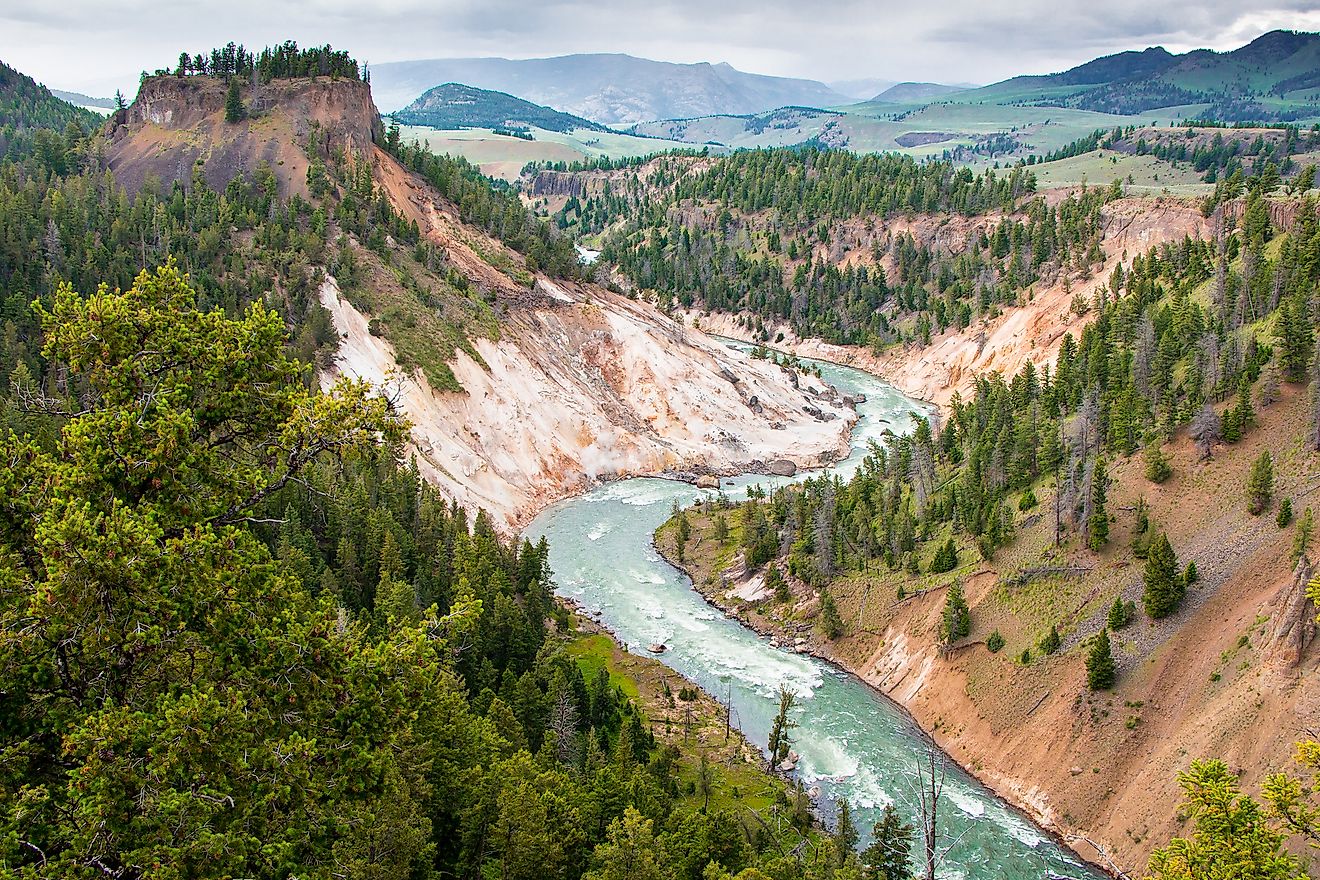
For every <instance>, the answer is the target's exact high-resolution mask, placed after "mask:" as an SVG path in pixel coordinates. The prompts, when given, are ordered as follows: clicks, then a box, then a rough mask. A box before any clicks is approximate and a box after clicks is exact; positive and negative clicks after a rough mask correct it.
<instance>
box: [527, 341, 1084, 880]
mask: <svg viewBox="0 0 1320 880" xmlns="http://www.w3.org/2000/svg"><path fill="white" fill-rule="evenodd" d="M819 366H820V368H821V372H822V375H823V377H824V378H825V380H826V381H827V382H829V383H831V384H832V385H834V386H836V387H837V388H839V390H841V391H843V392H844V393H848V394H857V393H861V394H864V395H866V401H865V402H864V403H862V404H860V405H859V407H858V411H859V414H860V419H859V421H858V423H857V425H856V427H855V428H854V430H853V434H852V443H851V452H850V454H849V455H848V456H847V458H845V459H843V460H841V461H840V462H838V463H837V464H836V465H834V466H832V467H831V471H833V472H835V473H838V474H839V475H840V476H842V477H843V478H844V479H847V477H848V476H849V475H850V474H851V473H852V472H853V471H854V470H855V469H856V468H857V467H858V465H859V464H860V462H861V460H862V458H863V457H864V456H865V454H866V450H867V448H868V443H869V442H870V441H872V440H874V441H877V442H883V441H884V438H885V433H886V431H893V432H895V433H902V432H906V431H908V430H910V429H911V425H912V414H913V413H921V412H926V411H927V410H928V408H927V407H925V406H924V405H923V404H921V403H918V402H916V401H913V400H911V399H909V398H907V397H905V396H904V395H902V394H901V393H899V392H898V391H897V390H896V389H894V388H893V387H892V386H890V385H888V384H886V383H884V382H882V381H881V380H879V379H877V378H875V377H873V376H870V375H868V374H866V373H862V372H860V371H857V370H852V369H848V368H846V367H840V366H835V365H832V364H826V363H821V364H819ZM792 479H793V478H776V477H766V476H762V475H745V476H742V477H738V478H735V479H733V480H732V483H733V485H731V486H728V485H726V486H725V487H724V491H725V493H726V494H727V495H729V497H731V498H733V499H735V500H737V499H738V498H740V497H742V496H743V495H744V493H745V491H746V489H747V488H748V487H749V486H753V485H761V486H763V487H766V488H769V487H771V486H775V485H782V484H784V483H788V482H792ZM711 494H713V492H712V491H711V490H700V489H696V488H695V487H693V486H691V485H688V484H686V483H681V482H675V481H670V480H661V479H651V478H637V479H629V480H624V481H621V482H616V483H610V484H606V485H604V486H601V487H599V488H597V489H595V490H594V491H592V492H589V493H587V494H585V495H582V496H579V497H576V498H572V499H569V500H566V501H563V502H560V503H559V504H556V505H554V506H552V507H550V508H548V509H547V510H545V511H544V512H543V513H542V514H541V515H540V516H538V517H537V518H536V519H535V520H534V521H533V522H532V523H531V525H530V526H529V527H528V528H527V530H526V532H525V534H526V535H528V536H530V537H532V538H533V539H535V538H536V537H537V536H540V535H545V536H546V537H547V538H548V539H549V541H550V564H551V568H552V569H553V571H554V575H555V582H556V585H557V586H556V590H557V592H558V593H559V594H560V595H562V596H565V597H569V598H572V599H573V600H575V601H576V602H578V603H579V604H580V605H581V606H582V607H583V608H584V609H585V610H587V611H588V612H591V613H593V614H595V615H596V616H597V618H598V619H599V620H600V621H601V622H602V623H603V624H604V625H605V626H606V627H608V628H609V629H610V631H612V632H613V633H614V634H615V635H616V637H617V638H618V639H619V640H620V641H621V642H623V643H624V644H625V645H627V646H628V647H629V649H630V650H632V651H634V652H638V651H644V650H645V646H647V645H650V644H652V643H657V642H661V643H664V644H665V645H667V646H668V650H667V651H665V653H663V654H661V655H660V657H659V659H660V660H662V661H663V662H664V663H665V664H667V665H668V666H670V667H671V668H673V669H674V670H675V671H677V672H679V673H681V674H682V675H683V676H685V677H687V678H689V679H691V680H693V681H696V682H697V683H699V684H700V685H702V686H703V687H704V688H706V689H707V690H708V691H709V692H710V693H712V694H715V695H716V696H718V697H719V698H720V699H721V700H726V699H728V700H730V701H731V703H732V707H733V711H732V719H733V721H734V723H735V725H736V726H737V727H738V728H739V729H741V730H742V732H743V733H744V734H745V735H746V736H747V737H748V739H750V740H751V741H752V742H754V743H756V744H757V745H758V746H760V747H761V748H764V747H765V743H766V740H767V738H768V735H769V730H770V724H771V721H772V719H773V717H774V714H775V711H776V709H777V707H778V698H777V694H778V690H779V686H780V685H781V684H786V685H788V686H789V687H790V688H792V689H793V690H794V691H795V692H796V694H797V696H798V702H797V708H796V709H795V711H794V718H795V720H796V721H797V723H798V727H797V728H796V729H795V730H794V731H793V740H794V742H793V748H794V749H795V750H796V751H797V752H798V753H799V755H800V756H801V757H800V761H799V763H798V765H797V773H798V775H799V776H800V777H801V778H802V780H803V782H804V783H805V784H806V785H807V786H808V787H813V788H818V789H819V792H820V798H819V800H820V802H821V805H822V807H823V808H824V812H826V813H829V812H831V806H832V804H833V802H834V800H835V799H837V798H840V797H842V798H847V800H848V802H849V804H850V805H851V806H852V807H853V808H854V816H855V820H856V824H857V826H858V828H859V829H860V830H861V831H862V832H863V845H865V843H866V842H868V841H869V838H870V834H869V831H870V828H871V825H872V824H873V823H874V821H875V820H876V818H877V817H878V815H879V812H880V810H881V809H883V807H884V806H885V805H886V804H888V803H893V804H895V806H897V807H898V809H899V810H900V812H901V813H902V814H903V815H904V818H905V819H906V820H907V821H909V822H912V824H913V825H914V827H919V826H920V821H919V816H920V812H919V809H918V808H917V806H916V804H917V794H916V789H917V786H916V778H917V769H916V768H917V762H918V760H919V759H921V758H922V757H923V756H924V755H925V754H926V753H927V752H928V750H929V749H930V748H931V747H932V746H931V745H930V741H929V740H928V738H927V737H926V736H925V735H924V734H923V733H922V732H921V731H920V730H919V729H918V728H917V727H916V726H915V725H914V724H913V722H912V721H911V720H910V718H909V717H908V716H907V715H906V714H905V713H904V712H903V711H902V710H901V709H899V708H898V707H897V706H895V705H894V704H893V703H892V702H891V701H889V700H888V699H887V698H885V697H883V696H882V695H880V694H878V693H877V692H876V691H874V690H873V689H872V688H870V687H868V686H867V685H866V684H864V683H863V682H861V681H860V680H859V679H857V678H855V677H854V676H851V675H848V674H846V673H844V672H842V671H840V670H839V669H837V668H835V667H833V666H831V665H830V664H827V663H824V662H822V661H820V660H817V659H815V658H813V657H808V656H803V655H799V654H795V653H793V652H791V651H786V650H782V649H779V648H776V647H774V646H773V645H771V644H770V642H769V641H768V640H767V639H764V638H762V637H761V636H759V635H757V634H756V633H755V632H753V631H752V630H750V629H748V628H746V627H744V626H743V625H741V624H740V623H738V622H737V621H735V620H732V619H730V618H727V617H725V616H724V614H723V613H722V612H721V611H719V610H718V609H716V608H714V607H713V606H711V605H710V604H709V603H708V602H707V601H706V600H705V599H704V598H703V597H702V596H701V595H700V594H699V593H697V592H696V591H695V590H694V589H693V588H692V583H691V581H690V580H689V579H688V578H687V576H686V575H684V574H683V573H682V572H680V571H678V570H677V569H675V568H674V567H673V566H671V565H669V564H668V563H667V562H665V560H664V559H662V558H661V557H660V555H659V554H658V553H656V551H655V549H654V547H653V546H652V544H651V539H652V533H653V532H654V531H655V529H656V528H657V527H658V526H659V525H660V524H661V523H663V522H664V521H665V520H666V519H668V517H669V514H670V507H671V505H672V504H673V503H674V502H675V501H677V502H678V503H679V504H682V505H687V504H690V503H692V502H694V501H697V500H699V499H701V498H702V497H705V496H708V495H711ZM939 819H940V822H939V825H940V830H941V834H942V840H941V844H940V848H941V849H944V848H945V847H950V845H951V848H949V850H948V853H947V855H945V856H944V857H943V859H942V861H941V864H940V869H939V872H938V873H939V876H940V877H941V878H946V880H992V878H993V880H1025V878H1033V880H1042V878H1054V877H1060V878H1074V880H1083V878H1086V880H1094V878H1100V877H1103V876H1104V875H1102V874H1100V873H1099V872H1097V871H1095V870H1094V869H1092V868H1090V867H1089V866H1087V865H1085V864H1084V863H1083V862H1082V861H1081V860H1080V859H1078V858H1077V857H1076V856H1075V855H1074V854H1073V853H1072V852H1071V851H1069V850H1067V849H1066V848H1064V847H1062V846H1060V845H1059V844H1058V843H1056V842H1055V841H1054V840H1053V839H1051V838H1050V837H1049V836H1048V835H1046V834H1045V833H1044V832H1042V831H1041V830H1040V829H1039V828H1037V827H1036V826H1034V825H1033V824H1032V822H1031V821H1030V820H1029V819H1027V818H1026V817H1025V816H1023V815H1022V814H1021V813H1020V812H1018V811H1016V810H1014V809H1013V808H1011V807H1010V806H1008V805H1007V804H1005V803H1004V802H1003V801H1001V800H1000V799H999V798H997V797H996V796H995V795H994V794H993V793H992V792H990V791H989V790H988V789H986V788H985V787H984V786H982V785H981V784H980V783H978V782H977V781H976V780H975V779H973V778H972V777H971V776H969V775H968V774H966V773H964V772H962V771H961V770H960V769H958V768H957V767H956V765H954V764H953V762H949V775H948V779H947V781H946V785H945V790H944V797H943V799H942V801H941V806H940V812H939ZM914 844H915V846H914V850H915V849H919V848H920V843H919V841H915V840H914ZM913 856H914V858H915V857H916V856H917V852H915V851H914V853H913Z"/></svg>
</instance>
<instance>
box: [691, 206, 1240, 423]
mask: <svg viewBox="0 0 1320 880" xmlns="http://www.w3.org/2000/svg"><path fill="white" fill-rule="evenodd" d="M1051 195H1054V194H1053V193H1051ZM1102 216H1103V222H1104V227H1103V233H1102V238H1101V242H1100V246H1101V250H1102V252H1103V253H1104V255H1105V262H1104V265H1103V266H1102V267H1100V268H1098V269H1096V270H1095V271H1093V272H1092V273H1091V274H1090V275H1089V276H1087V277H1081V276H1079V275H1071V276H1066V277H1060V278H1058V279H1057V280H1055V281H1054V282H1052V283H1049V284H1040V285H1037V287H1036V288H1035V290H1033V292H1032V293H1031V297H1030V299H1029V300H1028V301H1026V302H1025V303H1024V304H1022V305H1020V306H1016V307H1009V308H1006V309H1004V311H1003V312H1002V313H1000V314H999V315H998V316H997V317H994V318H991V319H989V320H986V321H982V322H979V323H976V324H973V325H971V326H969V327H967V328H966V329H964V330H956V329H950V330H948V331H946V332H945V333H942V334H939V335H937V336H933V337H932V338H931V341H930V344H929V345H926V346H922V345H919V344H916V343H909V344H907V345H901V346H894V347H892V348H888V349H886V350H884V351H883V352H880V353H879V354H876V353H874V352H872V351H870V350H868V349H866V348H863V347H860V346H849V345H835V344H832V343H829V342H825V341H824V340H821V339H801V338H799V337H798V336H797V334H796V333H794V332H793V330H792V328H791V327H789V326H788V325H786V324H785V325H781V326H778V327H773V328H771V327H767V330H768V331H769V335H770V338H771V339H772V340H773V339H775V338H776V337H779V336H780V334H782V339H781V340H780V341H779V342H777V343H774V345H775V347H777V348H783V349H786V350H790V351H792V352H794V353H796V354H799V355H802V356H804V357H814V358H820V359H822V360H827V361H831V362H833V363H839V364H844V365H846V366H852V367H857V368H858V369H862V370H866V371H867V372H869V373H873V374H875V375H878V376H881V377H882V378H884V379H887V380H889V381H890V382H892V383H893V384H894V385H895V387H897V388H898V389H900V390H901V391H903V392H904V393H905V394H908V395H911V396H913V397H917V398H920V399H922V400H928V401H931V402H933V403H937V404H939V405H941V406H944V405H946V404H947V403H948V402H949V399H950V398H951V397H952V396H953V394H954V393H955V392H959V393H961V394H962V395H963V396H964V397H966V396H967V395H968V393H970V392H971V390H972V389H973V388H974V387H975V384H976V377H977V376H979V375H984V374H986V373H990V372H993V371H996V370H997V371H999V372H1000V373H1002V374H1003V375H1004V376H1006V377H1011V376H1013V375H1014V374H1016V373H1017V372H1018V371H1019V370H1021V369H1022V368H1023V367H1024V366H1026V364H1027V362H1028V361H1030V362H1031V363H1033V364H1035V365H1036V367H1038V368H1039V367H1043V366H1045V365H1047V364H1053V363H1054V361H1055V360H1056V359H1057V358H1058V354H1059V346H1060V345H1061V344H1062V343H1063V337H1064V336H1065V335H1066V334H1068V333H1072V334H1073V336H1074V338H1076V337H1078V336H1080V334H1081V331H1082V328H1084V327H1085V326H1086V325H1087V324H1088V323H1090V322H1091V321H1092V320H1093V319H1094V318H1095V312H1094V311H1093V310H1092V311H1088V312H1086V313H1084V314H1082V315H1078V314H1076V313H1075V312H1074V311H1073V308H1072V304H1073V298H1074V296H1077V295H1080V296H1081V297H1082V299H1083V300H1085V301H1087V302H1089V301H1090V300H1091V299H1092V297H1093V296H1094V295H1095V292H1096V289H1097V288H1099V287H1101V286H1103V285H1106V284H1107V283H1108V281H1109V276H1110V274H1111V273H1112V272H1113V270H1114V267H1116V266H1119V265H1122V266H1124V268H1127V267H1128V266H1130V265H1131V263H1132V258H1133V257H1135V256H1138V255H1141V254H1145V253H1146V252H1147V251H1149V250H1150V249H1151V248H1153V247H1157V246H1159V245H1162V244H1164V243H1166V242H1173V241H1181V240H1182V239H1183V238H1184V237H1186V236H1191V237H1192V238H1208V237H1210V236H1211V235H1212V234H1213V232H1214V229H1215V223H1216V222H1217V218H1210V219H1207V218H1205V217H1203V216H1202V215H1201V212H1200V208H1199V205H1197V204H1196V202H1195V201H1193V200H1189V199H1175V198H1167V197H1160V198H1153V199H1151V198H1143V199H1137V198H1129V199H1119V200H1117V201H1114V202H1110V203H1109V204H1108V205H1106V206H1105V207H1104V209H1103V214H1102ZM994 222H997V221H996V220H995V219H994V218H989V219H981V218H977V219H975V220H967V219H962V218H952V219H951V220H948V221H947V222H946V221H939V220H936V219H931V218H925V219H923V220H919V221H916V222H914V221H908V220H901V221H898V222H897V225H894V224H891V225H890V226H891V227H892V228H889V231H890V232H897V231H902V232H906V233H910V234H912V235H913V237H914V238H916V240H917V241H919V242H921V243H922V244H924V245H926V246H939V247H943V248H945V249H949V250H951V251H953V252H955V253H956V252H957V251H958V250H959V249H960V247H959V242H963V241H965V240H966V239H967V236H968V235H969V234H971V233H972V232H974V231H975V230H973V229H972V228H970V225H969V224H979V225H985V224H990V225H991V226H992V225H993V223H994ZM964 227H967V228H964ZM873 237H874V235H873V234H871V235H870V237H868V236H867V235H861V234H859V235H858V237H857V238H856V241H855V246H854V247H850V248H847V249H846V250H845V253H844V255H843V256H842V257H841V259H843V260H844V261H847V260H848V259H849V258H850V255H853V256H855V255H857V254H862V253H866V252H869V250H870V248H871V245H872V244H873V240H872V239H873ZM685 318H686V320H688V321H689V323H695V324H696V325H698V326H701V327H704V328H706V329H708V330H710V331H711V332H713V333H718V334H720V335H722V336H730V337H733V338H735V339H745V340H748V341H751V340H752V334H751V332H750V329H749V328H748V327H746V326H745V325H744V324H743V323H742V322H741V321H740V320H739V319H738V317H737V316H735V315H730V314H706V313H700V312H690V313H687V314H686V315H685Z"/></svg>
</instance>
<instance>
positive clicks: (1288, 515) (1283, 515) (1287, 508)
mask: <svg viewBox="0 0 1320 880" xmlns="http://www.w3.org/2000/svg"><path fill="white" fill-rule="evenodd" d="M1292 518H1293V509H1292V499H1291V498H1284V499H1283V500H1282V501H1280V502H1279V515H1278V516H1276V517H1275V518H1274V523H1275V525H1277V526H1278V527H1279V528H1281V529H1286V528H1288V525H1289V524H1290V523H1291V522H1292Z"/></svg>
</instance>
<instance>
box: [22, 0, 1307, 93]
mask: <svg viewBox="0 0 1320 880" xmlns="http://www.w3.org/2000/svg"><path fill="white" fill-rule="evenodd" d="M1273 28H1294V29H1298V30H1320V0H1201V2H1198V3H1195V4H1191V3H1187V2H1183V0H1180V2H1171V0H1105V2H1098V0H999V2H995V0H933V2H932V0H921V2H905V3H896V2H892V0H872V2H861V0H590V2H587V0H540V2H535V0H533V2H527V0H167V2H163V3H162V2H160V0H58V2H52V0H0V60H3V61H5V62H6V63H8V64H10V65H11V66H14V67H17V68H18V69H19V70H22V71H23V72H24V73H27V74H30V75H31V76H34V77H36V78H37V79H38V80H41V81H42V82H44V83H46V84H47V85H49V86H52V87H55V88H64V89H71V90H75V91H81V92H86V93H89V94H92V95H94V96H97V97H101V96H107V95H109V94H111V93H113V92H114V90H115V88H117V87H118V88H123V89H124V92H125V94H127V95H129V96H130V97H131V96H132V94H133V93H134V92H135V91H136V88H137V74H138V72H139V71H140V70H141V69H143V68H148V69H155V68H157V67H164V66H170V65H172V64H173V63H174V60H175V59H176V58H177V57H178V53H179V51H180V50H182V49H188V50H189V51H191V52H198V51H203V50H206V49H209V48H211V47H212V46H215V45H219V44H222V43H225V42H227V41H229V40H231V39H232V40H235V41H238V42H242V43H245V44H246V45H247V46H248V47H249V48H253V47H259V46H264V45H268V44H271V43H275V42H279V41H281V40H283V39H285V38H293V39H296V40H297V41H298V42H300V43H303V44H312V43H318V44H319V43H324V42H330V43H333V44H334V45H335V46H336V47H343V48H346V49H348V50H349V51H350V52H352V53H353V55H354V56H355V57H357V58H358V59H359V60H365V61H368V62H372V63H375V62H382V61H402V60H407V59H413V58H445V57H462V56H477V55H502V56H505V57H511V58H531V57H541V56H547V55H563V54H568V53H573V52H627V53H629V54H633V55H640V56H644V57H648V58H655V59H659V60H663V61H681V62H692V61H727V62H729V63H731V64H733V65H734V66H735V67H738V68H740V69H742V70H746V71H750V72H754V73H769V74H779V75H784V76H801V77H808V78H811V79H819V80H826V81H828V80H841V79H853V78H864V77H876V78H881V79H890V80H935V81H943V82H958V81H963V82H977V83H986V82H993V81H996V80H999V79H1004V78H1006V77H1009V76H1013V75H1015V74H1019V73H1050V72H1053V71H1056V70H1062V69H1065V68H1067V67H1070V66H1072V65H1074V64H1077V63H1080V62H1082V61H1087V60H1089V59H1091V58H1093V57H1095V56H1096V55H1102V54H1106V53H1109V52H1115V51H1120V50H1123V49H1131V48H1138V49H1139V48H1145V47H1146V46H1151V45H1163V46H1166V47H1168V48H1169V49H1170V50H1172V51H1185V50H1187V49H1192V48H1199V47H1202V46H1204V47H1208V48H1212V49H1232V48H1236V47H1237V46H1239V45H1242V44H1243V43H1245V42H1248V41H1250V40H1251V39H1252V38H1254V37H1255V36H1257V35H1259V34H1260V33H1261V32H1263V31H1266V30H1270V29H1273Z"/></svg>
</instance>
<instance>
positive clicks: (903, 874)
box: [862, 804, 912, 880]
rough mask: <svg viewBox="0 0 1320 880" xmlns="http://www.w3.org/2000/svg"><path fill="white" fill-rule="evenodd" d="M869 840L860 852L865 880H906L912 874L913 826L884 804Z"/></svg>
mask: <svg viewBox="0 0 1320 880" xmlns="http://www.w3.org/2000/svg"><path fill="white" fill-rule="evenodd" d="M871 837H872V843H871V845H870V846H868V847H867V848H866V851H865V852H864V853H862V863H863V864H864V865H865V866H866V872H865V874H864V876H865V877H866V880H908V878H909V877H910V876H911V866H910V860H911V857H912V826H911V825H908V824H906V823H905V822H903V820H902V819H900V818H899V815H898V810H896V809H894V805H893V804H886V805H885V809H884V812H883V813H881V814H880V821H879V822H876V823H875V827H874V828H873V829H872V833H871Z"/></svg>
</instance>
